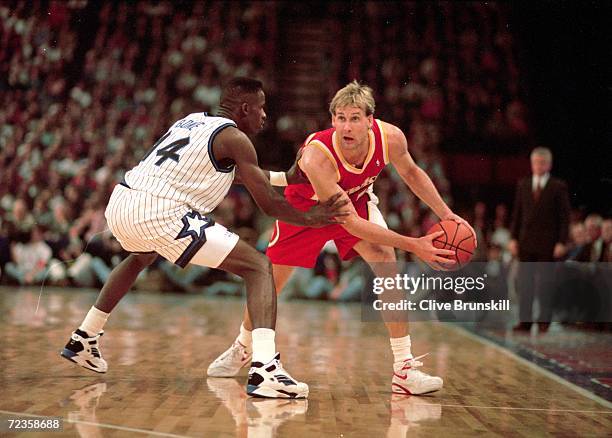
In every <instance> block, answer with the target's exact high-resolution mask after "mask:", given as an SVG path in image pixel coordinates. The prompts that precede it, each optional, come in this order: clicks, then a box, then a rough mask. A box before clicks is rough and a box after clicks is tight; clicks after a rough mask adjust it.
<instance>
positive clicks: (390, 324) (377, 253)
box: [353, 240, 443, 395]
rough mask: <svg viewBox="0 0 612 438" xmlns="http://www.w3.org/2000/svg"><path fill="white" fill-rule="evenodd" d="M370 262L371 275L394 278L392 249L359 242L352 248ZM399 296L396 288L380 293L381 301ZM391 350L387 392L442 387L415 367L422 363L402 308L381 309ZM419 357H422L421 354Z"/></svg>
mask: <svg viewBox="0 0 612 438" xmlns="http://www.w3.org/2000/svg"><path fill="white" fill-rule="evenodd" d="M353 249H354V250H355V251H356V252H357V253H358V254H359V255H361V257H363V259H364V260H365V261H366V262H367V263H368V264H369V265H370V267H371V268H372V271H373V272H374V275H376V276H377V277H381V278H387V277H389V278H395V276H396V275H397V274H399V269H398V266H397V259H396V257H395V250H394V249H393V248H391V247H386V246H381V245H376V244H373V243H370V242H366V241H363V240H362V241H361V242H359V243H357V244H356V245H355V246H354V248H353ZM402 298H403V295H402V292H401V291H399V290H397V289H395V288H394V289H385V291H384V292H383V293H382V294H381V295H380V299H381V300H382V301H383V302H391V303H399V302H400V300H401V299H402ZM382 316H383V319H384V320H385V324H386V326H387V330H388V332H389V337H390V343H391V350H392V351H393V358H394V360H393V379H392V381H391V391H392V392H395V393H399V394H415V395H418V394H426V393H429V392H433V391H437V390H439V389H441V388H442V384H443V382H442V379H441V378H439V377H434V376H429V375H428V374H425V373H423V372H421V371H418V370H416V368H417V367H419V366H422V365H423V364H422V363H421V362H420V361H418V360H417V359H420V357H417V358H414V357H413V355H412V352H411V339H410V335H409V334H408V321H407V319H406V315H405V314H404V313H403V312H402V311H382ZM421 357H422V356H421Z"/></svg>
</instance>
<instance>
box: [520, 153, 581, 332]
mask: <svg viewBox="0 0 612 438" xmlns="http://www.w3.org/2000/svg"><path fill="white" fill-rule="evenodd" d="M551 168H552V152H551V151H550V150H549V149H547V148H544V147H537V148H535V149H534V150H533V151H532V152H531V172H532V175H531V176H530V177H527V178H524V179H522V180H521V181H519V183H518V186H517V189H516V198H515V201H514V211H513V218H512V227H511V233H512V240H511V241H510V242H509V244H508V248H509V250H510V252H511V254H512V255H513V256H514V257H518V259H519V260H520V262H521V264H520V267H519V272H518V278H517V280H518V282H517V291H518V294H519V314H520V315H519V316H520V322H519V323H518V324H517V325H516V326H515V327H514V330H515V331H518V332H521V331H522V332H525V331H529V330H531V322H532V321H533V320H534V319H533V315H532V310H533V309H532V306H533V301H534V297H535V296H536V285H537V286H539V287H538V290H539V294H538V296H539V303H540V315H539V316H538V318H537V320H538V325H539V328H540V332H546V331H547V330H548V327H549V325H550V319H551V317H552V312H551V309H552V308H551V304H550V300H551V299H552V297H551V296H550V292H551V291H552V288H551V287H550V282H551V280H552V274H553V273H552V270H551V269H549V268H550V266H548V265H547V263H546V262H552V261H553V260H555V259H560V258H561V257H562V256H563V255H564V254H565V251H566V250H565V244H566V242H567V239H568V225H569V215H570V204H569V197H568V193H567V184H566V183H565V182H564V181H562V180H560V179H558V178H555V177H553V176H551V175H550V170H551ZM536 263H537V264H536ZM536 277H538V280H539V282H538V283H536Z"/></svg>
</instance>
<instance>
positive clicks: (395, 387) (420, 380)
mask: <svg viewBox="0 0 612 438" xmlns="http://www.w3.org/2000/svg"><path fill="white" fill-rule="evenodd" d="M425 356H427V354H424V355H422V356H419V357H415V358H412V359H407V360H405V361H404V362H403V363H401V364H400V365H399V366H395V365H394V366H393V380H392V381H391V392H393V393H395V394H408V395H420V394H427V393H430V392H434V391H438V390H440V389H442V385H443V384H444V382H443V381H442V379H441V378H440V377H436V376H430V375H429V374H426V373H424V372H422V371H419V370H417V369H416V368H418V367H421V366H423V362H420V361H419V360H418V359H421V358H422V357H425Z"/></svg>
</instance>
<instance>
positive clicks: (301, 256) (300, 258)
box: [266, 195, 387, 268]
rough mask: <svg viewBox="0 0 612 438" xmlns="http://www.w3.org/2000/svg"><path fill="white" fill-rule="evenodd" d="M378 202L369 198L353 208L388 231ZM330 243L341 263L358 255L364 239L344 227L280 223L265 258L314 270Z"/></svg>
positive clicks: (277, 224) (355, 204) (278, 263)
mask: <svg viewBox="0 0 612 438" xmlns="http://www.w3.org/2000/svg"><path fill="white" fill-rule="evenodd" d="M373 198H374V199H376V198H375V197H373ZM362 200H363V201H362ZM376 201H377V200H376ZM376 201H370V200H368V197H367V195H366V196H363V197H362V198H360V199H359V200H358V201H357V202H354V203H353V206H354V207H355V210H356V211H357V214H358V215H359V216H360V217H362V218H364V219H366V220H369V221H371V222H374V223H376V224H378V225H380V226H382V227H385V228H387V224H386V223H385V221H384V219H383V217H382V214H381V213H380V211H379V210H378V207H377V206H376V204H377V202H376ZM330 240H333V241H334V243H335V244H336V248H338V254H340V257H341V258H342V260H350V259H352V258H353V257H355V256H357V255H358V254H357V252H356V251H355V250H354V249H353V247H354V246H355V244H357V242H359V241H360V240H361V239H360V238H358V237H355V236H353V235H352V234H350V233H349V232H348V231H346V229H344V227H342V225H328V226H326V227H322V228H311V227H301V226H297V225H291V224H288V223H285V222H281V221H278V220H277V221H276V224H275V226H274V231H273V232H272V236H271V237H270V243H269V244H268V250H267V251H266V255H267V256H268V257H269V258H270V261H271V262H272V263H273V264H275V265H286V266H300V267H302V268H313V267H314V265H315V263H316V261H317V257H318V256H319V253H320V252H321V250H322V249H323V246H325V244H326V243H327V242H328V241H330Z"/></svg>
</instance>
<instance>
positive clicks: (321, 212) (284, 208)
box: [215, 128, 345, 227]
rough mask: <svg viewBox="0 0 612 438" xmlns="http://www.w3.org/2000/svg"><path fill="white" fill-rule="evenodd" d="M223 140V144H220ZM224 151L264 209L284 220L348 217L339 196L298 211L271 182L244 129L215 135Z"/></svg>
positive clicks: (319, 222)
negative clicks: (305, 210)
mask: <svg viewBox="0 0 612 438" xmlns="http://www.w3.org/2000/svg"><path fill="white" fill-rule="evenodd" d="M217 142H220V143H221V144H216V143H217ZM218 150H222V151H223V152H222V156H223V157H227V158H231V159H232V160H234V162H235V163H236V168H237V173H238V175H240V179H241V181H242V183H243V184H244V185H245V186H246V188H247V190H248V191H249V192H250V193H251V195H252V196H253V199H254V200H255V202H256V203H257V205H258V206H259V208H261V210H262V211H263V212H264V213H266V214H267V215H269V216H272V217H275V218H277V219H280V220H282V221H284V222H287V223H290V224H294V225H303V226H310V227H320V226H324V225H329V224H335V223H342V218H343V216H345V213H343V212H342V211H341V210H342V207H343V205H344V202H343V201H340V200H339V197H335V198H334V199H330V200H329V202H326V203H322V204H320V205H318V206H316V207H313V208H311V209H310V210H309V211H307V212H302V211H299V210H296V209H295V208H293V207H292V206H291V204H289V203H288V202H287V200H286V199H285V198H284V197H283V196H281V195H280V194H278V193H277V192H276V191H275V190H274V189H273V188H272V186H271V185H270V180H269V178H268V177H266V175H265V173H264V171H263V170H262V169H261V168H260V167H259V164H258V162H257V153H256V152H255V147H254V146H253V144H252V143H251V140H249V138H248V137H247V136H246V135H245V134H244V133H243V132H241V131H240V130H238V129H232V128H227V129H225V130H223V131H222V132H221V133H220V134H219V135H217V137H216V138H215V152H217V151H218Z"/></svg>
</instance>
